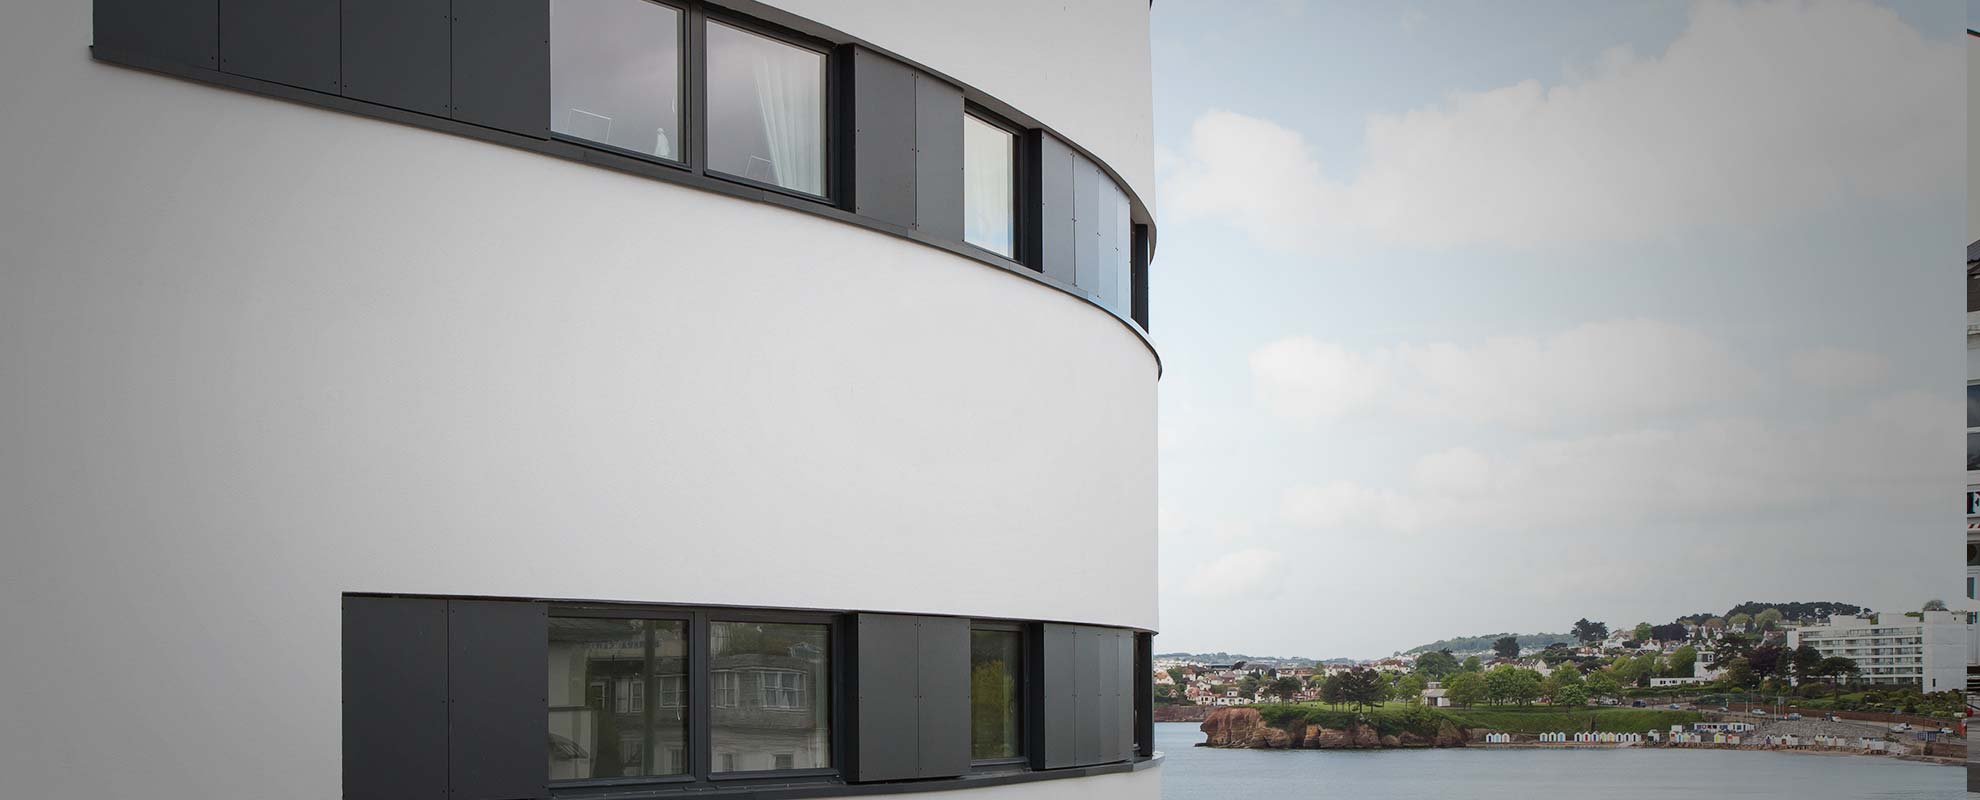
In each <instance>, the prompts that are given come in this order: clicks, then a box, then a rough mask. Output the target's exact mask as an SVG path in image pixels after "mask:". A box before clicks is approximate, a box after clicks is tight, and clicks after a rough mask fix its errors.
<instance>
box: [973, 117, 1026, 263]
mask: <svg viewBox="0 0 1980 800" xmlns="http://www.w3.org/2000/svg"><path fill="white" fill-rule="evenodd" d="M1016 197H1017V134H1016V133H1015V132H1013V131H1011V130H1008V129H1006V128H1004V127H1003V126H1000V125H996V124H994V123H991V122H989V121H987V120H985V119H984V118H982V117H979V116H977V115H975V114H970V113H964V114H963V241H964V242H967V243H969V244H973V245H976V246H977V247H981V248H983V249H985V250H988V251H990V252H992V253H996V254H997V255H1000V256H1003V257H1005V258H1016V257H1017V256H1016V253H1017V200H1016Z"/></svg>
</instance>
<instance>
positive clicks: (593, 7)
mask: <svg viewBox="0 0 1980 800" xmlns="http://www.w3.org/2000/svg"><path fill="white" fill-rule="evenodd" d="M684 16H685V14H684V13H683V12H682V11H681V10H680V9H677V8H674V7H672V6H666V5H661V4H659V3H656V2H652V1H651V0H551V2H550V130H551V131H553V132H555V133H558V134H561V135H564V136H569V137H575V138H578V139H583V140H586V141H588V142H593V143H596V144H602V145H606V146H608V147H612V148H614V149H617V150H623V151H627V152H630V153H636V154H639V155H641V156H648V157H652V158H658V159H662V160H666V161H675V162H681V161H685V160H686V159H685V158H684V152H685V150H684V144H685V139H684V138H683V135H682V134H683V130H682V128H683V125H682V123H683V113H682V105H683V103H682V98H683V97H684V96H685V94H686V93H685V92H684V91H683V80H682V76H683V74H685V70H684V69H683V68H682V66H683V63H684V58H683V53H684V52H685V50H686V48H685V47H684V46H683V44H682V39H683V37H682V32H683V31H684V30H685V29H686V25H685V24H684V21H683V17H684Z"/></svg>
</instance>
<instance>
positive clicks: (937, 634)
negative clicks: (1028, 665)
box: [915, 617, 970, 778]
mask: <svg viewBox="0 0 1980 800" xmlns="http://www.w3.org/2000/svg"><path fill="white" fill-rule="evenodd" d="M919 630H920V633H921V641H920V647H919V652H920V658H919V659H918V661H919V668H918V670H917V672H918V674H919V680H918V683H919V684H920V686H921V691H920V694H921V702H920V707H919V708H918V709H917V711H918V718H919V720H920V724H919V726H918V727H919V728H920V731H921V734H920V735H921V753H920V757H919V759H918V761H919V765H918V766H917V768H916V771H915V775H916V777H921V778H949V777H954V776H957V775H962V774H964V773H967V772H969V735H970V729H969V620H966V619H959V618H956V617H922V618H921V626H920V629H919Z"/></svg>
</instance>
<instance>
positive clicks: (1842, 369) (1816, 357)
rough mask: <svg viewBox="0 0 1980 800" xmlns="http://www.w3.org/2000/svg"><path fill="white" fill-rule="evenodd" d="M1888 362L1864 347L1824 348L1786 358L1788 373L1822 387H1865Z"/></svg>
mask: <svg viewBox="0 0 1980 800" xmlns="http://www.w3.org/2000/svg"><path fill="white" fill-rule="evenodd" d="M1890 371H1891V365H1890V361H1889V360H1887V359H1885V358H1884V357H1883V356H1882V355H1879V354H1877V353H1872V352H1869V351H1867V350H1851V349H1846V348H1838V347H1824V348H1818V349H1815V350H1803V351H1801V352H1799V353H1795V354H1794V355H1793V356H1790V357H1789V358H1788V374H1789V375H1792V376H1794V379H1795V380H1797V381H1800V382H1802V383H1805V384H1808V385H1809V386H1814V387H1817V388H1822V389H1846V388H1850V387H1856V386H1868V385H1871V384H1875V383H1878V382H1881V381H1882V380H1884V377H1885V376H1886V375H1889V374H1890Z"/></svg>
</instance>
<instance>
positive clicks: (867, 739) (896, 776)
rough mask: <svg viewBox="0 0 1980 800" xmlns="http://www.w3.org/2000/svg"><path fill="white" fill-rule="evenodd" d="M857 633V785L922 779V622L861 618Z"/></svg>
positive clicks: (885, 616) (882, 616) (879, 616)
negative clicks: (919, 706)
mask: <svg viewBox="0 0 1980 800" xmlns="http://www.w3.org/2000/svg"><path fill="white" fill-rule="evenodd" d="M856 624H857V630H856V631H855V632H854V641H855V646H856V647H857V648H859V649H858V652H857V653H856V654H855V655H854V659H855V661H856V663H858V664H859V675H858V676H857V677H856V678H855V686H854V693H853V703H854V704H855V705H857V709H856V710H855V712H854V717H855V718H857V719H858V720H859V722H858V725H859V730H858V733H857V736H856V737H855V739H856V741H858V743H859V744H858V746H859V753H858V754H857V756H856V757H855V758H854V759H853V761H854V763H855V764H857V774H855V775H853V776H852V780H854V781H860V782H863V781H887V780H901V779H903V778H913V777H917V776H918V775H919V774H920V768H919V766H918V762H919V760H920V755H919V753H920V730H919V727H920V720H919V716H918V714H917V712H916V708H915V706H916V702H915V701H916V697H915V695H916V694H918V693H919V688H920V687H919V685H918V681H919V675H918V673H919V671H920V667H919V662H920V658H921V646H920V634H919V626H920V618H919V617H911V616H903V615H900V614H860V615H859V618H858V622H857V623H856Z"/></svg>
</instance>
